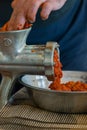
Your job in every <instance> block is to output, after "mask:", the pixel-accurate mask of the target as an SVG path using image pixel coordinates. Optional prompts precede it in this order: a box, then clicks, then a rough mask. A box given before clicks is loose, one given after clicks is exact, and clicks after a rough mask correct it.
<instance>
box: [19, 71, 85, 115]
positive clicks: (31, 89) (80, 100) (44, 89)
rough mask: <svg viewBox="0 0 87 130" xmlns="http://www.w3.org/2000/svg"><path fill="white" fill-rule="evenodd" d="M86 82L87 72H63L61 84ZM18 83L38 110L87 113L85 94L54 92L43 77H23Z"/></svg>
mask: <svg viewBox="0 0 87 130" xmlns="http://www.w3.org/2000/svg"><path fill="white" fill-rule="evenodd" d="M71 80H72V81H82V82H85V83H86V82H87V72H76V71H64V72H63V78H62V81H61V82H63V83H64V82H67V81H71ZM20 82H21V83H22V84H23V85H24V86H25V87H26V88H27V90H28V93H29V95H30V96H31V99H32V100H33V102H34V103H35V105H37V106H38V107H40V108H43V109H45V110H49V111H54V112H62V113H85V112H87V92H69V91H54V90H50V89H49V88H48V86H49V84H50V83H51V82H49V81H48V80H47V79H46V77H44V76H33V75H24V76H22V77H21V79H20Z"/></svg>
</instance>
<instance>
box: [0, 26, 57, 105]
mask: <svg viewBox="0 0 87 130" xmlns="http://www.w3.org/2000/svg"><path fill="white" fill-rule="evenodd" d="M30 30H31V28H28V29H23V30H17V31H1V32H0V72H1V74H2V81H1V85H0V106H1V107H2V106H3V105H4V104H6V103H7V101H8V99H9V98H10V95H11V91H12V89H13V84H14V81H15V80H16V79H17V78H18V77H19V76H20V75H23V74H32V75H45V76H46V77H47V79H48V80H52V79H54V61H53V56H54V51H55V50H57V52H58V44H57V43H56V42H47V43H46V44H44V45H38V43H37V45H26V38H27V35H28V34H29V32H30Z"/></svg>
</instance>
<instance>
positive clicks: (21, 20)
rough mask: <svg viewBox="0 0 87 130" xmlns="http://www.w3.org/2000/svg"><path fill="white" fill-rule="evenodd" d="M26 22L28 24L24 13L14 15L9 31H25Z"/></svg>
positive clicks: (10, 21) (9, 24)
mask: <svg viewBox="0 0 87 130" xmlns="http://www.w3.org/2000/svg"><path fill="white" fill-rule="evenodd" d="M25 22H26V19H25V17H24V15H23V13H18V15H15V13H13V14H12V17H11V19H10V20H9V23H8V28H7V30H20V29H23V27H24V25H25Z"/></svg>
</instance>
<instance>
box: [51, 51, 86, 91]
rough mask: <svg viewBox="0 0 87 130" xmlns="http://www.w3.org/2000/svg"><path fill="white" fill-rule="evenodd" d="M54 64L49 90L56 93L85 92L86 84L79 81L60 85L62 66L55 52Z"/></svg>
mask: <svg viewBox="0 0 87 130" xmlns="http://www.w3.org/2000/svg"><path fill="white" fill-rule="evenodd" d="M54 62H55V65H54V73H55V79H54V81H53V82H52V83H51V84H50V86H49V88H50V89H52V90H58V91H87V84H86V83H82V82H80V81H77V82H74V81H69V82H67V83H61V78H62V77H63V73H62V64H61V62H60V60H59V56H58V52H57V51H56V50H55V51H54Z"/></svg>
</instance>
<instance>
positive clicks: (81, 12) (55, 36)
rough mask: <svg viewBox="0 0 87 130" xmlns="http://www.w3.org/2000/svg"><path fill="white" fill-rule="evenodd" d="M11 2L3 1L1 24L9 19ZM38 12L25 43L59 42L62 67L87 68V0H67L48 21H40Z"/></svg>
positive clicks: (0, 1)
mask: <svg viewBox="0 0 87 130" xmlns="http://www.w3.org/2000/svg"><path fill="white" fill-rule="evenodd" d="M10 3H11V0H6V1H5V0H4V2H3V0H0V26H2V25H3V24H4V23H5V22H6V21H7V20H8V19H9V18H10V15H11V12H12V8H11V6H10ZM2 12H3V13H2ZM39 12H40V10H39V11H38V14H37V19H36V22H35V23H34V25H33V27H32V30H31V32H30V34H29V36H28V38H27V41H26V43H27V44H45V43H46V42H47V41H57V42H58V43H59V45H60V60H61V62H62V64H63V69H64V70H83V71H87V37H86V35H87V27H86V26H87V16H86V12H87V0H67V2H66V3H65V5H64V6H63V7H62V8H61V9H60V10H57V11H54V12H52V13H51V14H50V16H49V18H48V19H47V20H45V21H43V20H41V18H40V15H39Z"/></svg>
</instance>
